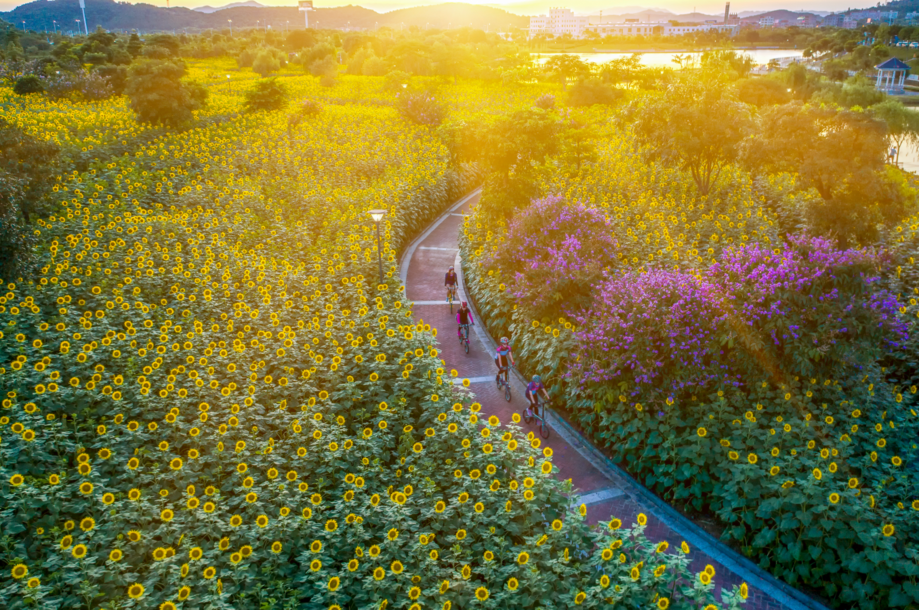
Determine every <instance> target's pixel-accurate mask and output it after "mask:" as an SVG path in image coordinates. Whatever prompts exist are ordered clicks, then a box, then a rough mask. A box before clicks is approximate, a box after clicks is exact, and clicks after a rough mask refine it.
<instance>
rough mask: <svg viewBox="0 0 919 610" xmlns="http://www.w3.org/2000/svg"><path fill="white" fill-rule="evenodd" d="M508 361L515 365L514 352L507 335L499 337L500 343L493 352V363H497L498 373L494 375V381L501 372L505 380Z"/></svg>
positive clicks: (499, 377) (498, 378)
mask: <svg viewBox="0 0 919 610" xmlns="http://www.w3.org/2000/svg"><path fill="white" fill-rule="evenodd" d="M508 363H510V364H512V365H515V366H516V364H517V363H516V362H514V352H513V351H512V350H511V342H510V340H509V339H508V338H507V337H501V344H500V345H498V349H497V350H496V354H495V364H497V365H498V374H497V375H495V383H497V382H498V381H499V380H500V379H501V373H502V372H503V373H504V380H505V381H507V367H508Z"/></svg>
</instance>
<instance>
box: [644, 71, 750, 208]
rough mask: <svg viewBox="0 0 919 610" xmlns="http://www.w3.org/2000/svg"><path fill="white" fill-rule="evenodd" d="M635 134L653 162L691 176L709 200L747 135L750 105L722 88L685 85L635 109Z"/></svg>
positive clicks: (706, 84)
mask: <svg viewBox="0 0 919 610" xmlns="http://www.w3.org/2000/svg"><path fill="white" fill-rule="evenodd" d="M634 114H635V119H636V120H635V124H634V128H635V134H636V136H637V137H638V141H639V142H640V143H641V144H642V145H643V146H644V147H645V154H646V156H647V158H649V159H651V160H660V161H663V162H664V163H668V164H671V165H676V166H678V167H680V168H681V169H683V170H686V171H689V172H690V174H691V175H692V179H693V181H694V182H695V183H696V188H698V190H699V192H700V193H701V194H702V195H708V194H709V192H710V191H711V190H712V188H713V187H714V186H715V185H716V184H717V183H718V179H719V178H720V176H721V173H722V171H723V170H724V169H725V167H727V166H728V165H730V164H731V163H733V162H734V161H735V160H736V159H737V157H738V154H739V149H740V143H741V141H742V140H743V139H744V138H745V137H746V135H747V133H748V132H749V129H750V125H751V120H750V114H749V110H748V108H747V106H746V105H745V104H743V103H741V102H739V101H737V100H736V99H734V98H733V97H731V93H730V91H729V90H728V89H727V88H726V87H724V86H723V85H722V84H721V83H718V82H715V81H704V82H702V81H686V82H683V83H678V84H676V85H673V86H671V87H669V88H668V89H667V90H666V91H665V92H664V95H663V96H661V97H660V98H657V99H654V100H652V101H649V102H647V103H645V104H643V105H641V106H639V107H638V108H637V111H636V112H635V113H634Z"/></svg>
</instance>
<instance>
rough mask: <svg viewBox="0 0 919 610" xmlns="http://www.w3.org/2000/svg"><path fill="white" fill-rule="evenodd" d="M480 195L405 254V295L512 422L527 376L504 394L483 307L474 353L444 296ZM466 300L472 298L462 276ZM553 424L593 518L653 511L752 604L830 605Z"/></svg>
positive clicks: (655, 522) (557, 452) (652, 530)
mask: <svg viewBox="0 0 919 610" xmlns="http://www.w3.org/2000/svg"><path fill="white" fill-rule="evenodd" d="M479 195H480V191H475V192H474V193H472V194H471V195H467V196H466V197H464V198H463V199H461V200H460V201H458V202H457V203H455V204H454V205H453V206H451V207H450V209H449V210H447V212H445V213H444V214H443V215H441V216H440V217H439V218H438V219H437V220H435V221H434V222H433V223H432V224H431V225H430V226H429V227H428V229H427V230H426V231H425V232H424V233H422V234H421V235H420V236H419V237H418V238H417V239H416V240H415V241H414V242H413V243H412V244H411V245H410V246H409V247H408V248H406V250H405V252H404V253H403V256H402V260H401V275H402V282H403V284H404V285H405V287H406V288H405V290H406V296H407V297H408V299H409V300H410V301H412V302H414V306H413V312H414V316H415V320H416V322H417V321H420V320H423V321H424V322H425V323H427V324H430V325H431V326H432V327H433V328H437V331H438V339H439V341H440V348H441V357H442V358H443V359H444V361H445V362H446V368H447V369H451V368H453V369H456V370H457V371H458V372H459V375H458V376H457V378H456V381H457V382H459V381H461V380H462V379H464V378H468V379H469V380H470V381H471V385H470V389H472V390H473V391H474V392H475V395H476V400H477V401H478V402H480V403H481V404H482V413H483V414H484V415H497V416H498V417H499V418H500V419H501V420H502V421H508V420H510V418H511V416H512V415H513V414H514V413H520V412H521V409H522V408H523V405H524V404H525V402H526V399H525V398H524V397H523V396H524V383H523V380H522V378H520V377H519V376H518V377H515V378H512V380H511V383H512V388H513V399H512V400H511V402H507V401H506V400H505V399H504V394H503V392H501V393H499V392H498V390H497V388H496V387H495V372H496V371H495V365H494V360H493V354H494V353H495V344H494V340H493V338H492V337H490V336H489V335H488V333H487V331H486V330H485V329H484V327H483V326H482V325H481V324H480V323H478V322H479V320H478V312H475V317H476V322H477V324H476V326H475V327H474V332H473V335H472V336H471V337H470V347H469V354H468V355H467V354H465V353H464V352H463V350H462V347H461V346H460V344H459V341H457V339H456V322H455V314H451V313H450V308H449V307H448V305H447V303H446V302H445V300H444V299H445V296H446V292H445V289H444V286H443V277H444V273H446V270H447V268H448V267H449V266H450V265H451V264H453V265H454V266H455V267H456V271H457V273H459V274H460V278H461V279H462V269H461V265H460V255H459V246H458V239H459V232H460V230H461V227H462V224H463V216H465V215H466V214H468V213H470V210H471V208H472V206H474V205H475V204H476V203H477V202H478V200H479ZM459 299H460V300H468V299H467V298H466V293H465V285H464V283H463V282H462V281H461V282H460V288H459ZM470 305H472V303H470ZM524 427H526V426H525V425H524ZM550 427H551V428H552V436H551V437H550V438H549V439H548V441H544V442H545V444H546V445H548V446H550V447H552V450H553V452H554V454H553V462H554V464H555V465H556V466H557V467H558V469H559V472H558V476H559V478H561V479H571V482H572V485H573V489H574V491H573V493H574V494H576V496H573V497H572V500H573V502H575V503H576V504H586V505H587V518H588V520H589V521H590V523H596V522H598V521H609V520H610V519H612V518H614V517H616V518H619V519H622V520H623V521H625V522H627V523H628V522H630V521H631V522H634V520H635V517H636V516H637V515H638V513H645V514H646V515H647V516H648V527H647V529H646V531H645V533H646V535H647V536H648V538H649V539H650V540H654V541H660V540H667V541H668V542H669V543H670V546H671V548H676V547H678V546H679V544H680V542H681V541H683V540H685V541H686V542H687V543H688V544H689V545H690V547H691V549H692V551H691V553H690V557H691V559H692V563H691V565H690V568H691V569H692V570H693V572H701V571H702V570H703V569H704V568H705V566H706V565H708V564H711V565H712V566H713V567H714V568H715V572H716V576H715V583H716V584H717V585H718V586H719V587H723V588H726V587H731V586H733V585H735V584H737V585H739V584H740V583H741V582H746V583H747V584H748V585H749V587H750V595H749V598H748V599H747V604H746V606H745V607H746V608H748V609H751V610H778V609H787V610H805V609H807V610H817V609H820V610H825V609H824V606H822V605H821V604H819V603H818V602H816V601H814V600H813V599H811V598H809V597H807V596H805V595H803V594H802V593H800V592H799V591H796V590H795V589H793V588H791V587H789V586H788V585H786V584H784V583H781V582H779V581H777V580H776V579H774V578H772V577H771V576H770V575H769V574H767V573H766V572H764V571H763V570H761V569H759V568H758V567H757V566H756V565H754V564H753V563H752V562H750V561H749V560H747V559H746V558H744V557H742V556H740V555H739V554H737V553H735V552H733V551H731V550H730V549H728V548H727V547H725V546H724V545H723V544H721V543H720V542H718V541H717V540H716V539H715V538H713V537H712V536H710V535H709V534H708V533H706V532H705V531H703V530H702V529H701V528H699V527H698V526H696V525H695V524H694V523H692V522H691V521H689V520H688V519H686V518H685V517H683V516H682V515H680V514H679V513H677V512H676V511H675V510H673V509H672V508H670V507H669V506H667V505H666V504H665V503H664V502H662V501H661V500H659V499H658V498H656V497H655V496H653V494H651V493H650V492H649V491H648V490H646V489H645V488H644V487H642V486H641V485H639V484H638V483H636V482H635V481H634V480H632V479H631V477H629V476H628V475H627V474H626V473H624V472H623V471H621V470H620V469H619V468H618V467H616V466H615V464H613V463H612V462H610V461H609V460H607V459H606V458H605V457H604V456H603V455H602V453H600V452H599V451H598V450H597V449H596V448H595V447H593V446H592V445H591V444H590V443H589V442H588V441H587V440H586V439H585V438H584V437H582V436H581V435H580V434H579V433H578V432H576V431H575V430H573V429H572V428H571V427H570V426H569V425H568V424H567V423H565V422H564V421H560V420H559V419H558V418H557V417H554V418H552V419H550Z"/></svg>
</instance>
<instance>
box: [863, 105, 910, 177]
mask: <svg viewBox="0 0 919 610" xmlns="http://www.w3.org/2000/svg"><path fill="white" fill-rule="evenodd" d="M868 111H869V112H870V113H871V116H873V117H874V118H876V119H879V120H881V121H884V123H885V124H886V125H887V141H888V143H889V144H890V145H892V146H894V147H896V149H897V153H896V158H895V159H894V161H895V162H898V161H899V160H900V151H901V150H903V145H904V144H906V143H907V142H915V141H916V140H917V139H919V114H917V113H916V112H914V111H912V110H910V109H908V108H907V107H906V106H904V105H903V104H901V103H900V102H898V101H896V100H891V99H888V100H884V101H883V102H881V103H880V104H875V105H874V106H872V107H871V108H869V109H868Z"/></svg>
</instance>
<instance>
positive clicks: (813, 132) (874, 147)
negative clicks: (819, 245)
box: [744, 103, 907, 244]
mask: <svg viewBox="0 0 919 610" xmlns="http://www.w3.org/2000/svg"><path fill="white" fill-rule="evenodd" d="M885 135H886V134H885V127H884V124H883V123H882V122H880V121H878V120H876V119H873V118H872V117H871V116H869V115H868V114H866V113H862V112H851V111H846V110H839V109H836V108H833V107H827V106H823V107H815V106H802V105H801V104H800V103H792V104H786V105H784V106H776V107H773V108H769V109H767V110H765V111H764V112H763V113H762V115H761V116H760V118H759V124H758V129H757V130H756V133H755V134H754V135H753V136H752V138H751V139H750V140H748V141H747V142H745V150H744V158H745V161H746V163H747V164H748V165H749V166H750V167H751V168H753V169H754V171H789V172H794V173H795V177H796V180H797V181H798V183H799V185H800V186H801V187H802V188H814V189H815V190H816V191H817V192H818V193H819V194H820V196H821V198H822V202H821V201H817V202H814V204H813V205H811V206H810V207H809V209H808V211H807V215H808V217H809V219H810V222H811V224H812V226H813V227H815V228H816V229H817V230H818V231H819V232H821V233H831V234H834V235H836V236H837V237H838V239H839V240H840V242H841V243H843V244H847V243H850V242H851V243H861V244H867V243H870V242H871V241H873V240H874V239H875V237H876V236H877V225H878V223H880V222H886V223H888V224H890V223H893V222H896V221H898V220H899V219H900V218H902V216H903V214H904V213H905V208H904V206H905V205H906V203H907V201H906V199H905V198H904V196H903V195H904V193H902V192H901V191H900V189H898V188H897V187H896V186H895V184H893V183H892V182H891V181H890V180H889V179H888V177H887V174H886V172H885V171H883V167H884V159H885V149H886V138H885Z"/></svg>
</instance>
